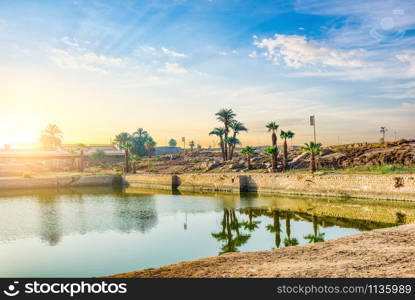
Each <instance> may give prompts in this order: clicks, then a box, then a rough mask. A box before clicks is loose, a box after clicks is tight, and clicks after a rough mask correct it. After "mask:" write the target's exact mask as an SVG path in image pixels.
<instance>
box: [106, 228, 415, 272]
mask: <svg viewBox="0 0 415 300" xmlns="http://www.w3.org/2000/svg"><path fill="white" fill-rule="evenodd" d="M414 235H415V224H410V225H403V226H398V227H394V228H388V229H378V230H373V231H371V232H368V233H363V234H358V235H352V236H347V237H343V238H339V239H335V240H331V241H327V242H324V243H316V244H311V245H306V246H296V247H288V248H282V249H278V250H272V251H260V252H248V253H228V254H223V255H220V256H216V257H211V258H203V259H199V260H194V261H189V262H182V263H179V264H175V265H169V266H164V267H161V268H156V269H146V270H141V271H136V272H129V273H123V274H118V275H114V276H112V277H119V278H128V277H136V278H139V277H144V278H148V277H158V278H161V277H164V278H174V277H181V278H190V277H196V278H203V277H213V278H220V277H238V278H240V277H312V278H314V277H414V276H415V261H414V259H413V256H414V254H415V240H414V239H413V236H414Z"/></svg>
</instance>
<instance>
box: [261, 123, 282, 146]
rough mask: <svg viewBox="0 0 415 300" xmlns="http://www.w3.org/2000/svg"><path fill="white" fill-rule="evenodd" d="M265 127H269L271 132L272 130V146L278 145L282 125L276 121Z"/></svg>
mask: <svg viewBox="0 0 415 300" xmlns="http://www.w3.org/2000/svg"><path fill="white" fill-rule="evenodd" d="M265 127H266V128H268V131H269V132H272V134H271V138H272V146H277V130H278V127H280V126H279V125H278V124H277V123H276V122H270V123H268V124H267V125H265Z"/></svg>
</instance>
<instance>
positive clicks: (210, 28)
mask: <svg viewBox="0 0 415 300" xmlns="http://www.w3.org/2000/svg"><path fill="white" fill-rule="evenodd" d="M414 76H415V1H412V0H408V1H377V0H376V1H375V0H373V1H372V0H369V1H348V0H343V1H336V0H318V1H314V0H299V1H276V0H273V1H266V0H264V1H249V0H239V1H236V0H227V1H226V0H169V1H168V0H154V1H132V0H131V1H130V0H124V1H98V0H91V1H82V0H75V1H69V0H66V1H60V0H53V1H48V0H43V1H25V0H19V1H6V0H0V105H1V106H0V107H1V109H0V145H1V144H19V143H36V142H37V141H38V138H39V135H40V132H41V131H42V129H43V128H45V127H46V125H47V124H49V123H53V124H57V125H58V126H59V127H60V128H61V130H62V132H63V142H64V143H78V142H83V143H109V142H110V141H111V139H112V138H113V137H114V136H115V135H116V134H117V133H119V132H123V131H127V132H133V131H135V130H136V129H137V128H144V129H145V130H147V131H148V132H149V133H150V134H151V135H152V136H153V137H154V138H155V140H156V141H157V143H158V145H160V146H163V145H166V144H167V142H168V140H169V139H170V138H175V139H176V140H178V141H179V140H180V139H181V137H182V136H185V137H186V139H187V140H188V141H190V140H194V141H195V142H196V143H199V144H201V145H203V146H208V145H212V146H216V144H217V141H216V140H215V139H214V138H213V137H212V136H209V135H208V133H209V131H210V130H211V129H213V128H214V127H217V126H220V124H219V123H218V122H217V121H216V118H215V113H216V112H217V111H218V110H220V109H221V108H232V109H233V110H234V111H235V113H236V114H237V119H238V120H239V121H240V122H242V123H244V124H245V125H246V127H248V130H249V131H248V132H247V133H241V134H240V136H239V138H240V140H241V142H242V145H245V146H246V145H266V144H270V135H269V133H268V132H267V131H266V129H265V124H266V123H268V122H271V121H276V122H277V123H278V124H279V125H280V128H281V129H283V130H292V131H294V132H295V133H296V136H295V138H294V140H293V143H294V144H302V143H304V142H307V141H310V140H312V138H313V129H312V127H310V125H309V116H310V115H315V116H316V131H317V140H318V141H319V142H322V143H323V144H325V145H328V144H337V143H352V142H365V141H368V142H373V141H377V140H379V138H380V133H379V127H380V126H386V127H387V128H388V132H387V135H386V137H387V139H389V140H393V139H394V138H395V136H396V137H397V138H414V135H415V118H414V117H415V78H414Z"/></svg>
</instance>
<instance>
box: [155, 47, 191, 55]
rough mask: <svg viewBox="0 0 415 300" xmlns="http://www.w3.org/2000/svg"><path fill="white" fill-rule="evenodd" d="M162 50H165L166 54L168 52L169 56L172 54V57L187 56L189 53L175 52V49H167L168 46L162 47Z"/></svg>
mask: <svg viewBox="0 0 415 300" xmlns="http://www.w3.org/2000/svg"><path fill="white" fill-rule="evenodd" d="M161 51H163V53H164V54H166V55H167V56H170V57H176V58H184V57H187V55H186V54H184V53H179V52H175V51H173V50H170V49H167V48H164V47H162V48H161Z"/></svg>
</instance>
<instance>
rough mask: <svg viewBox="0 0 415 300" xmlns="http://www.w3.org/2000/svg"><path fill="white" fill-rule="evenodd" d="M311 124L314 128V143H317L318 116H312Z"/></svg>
mask: <svg viewBox="0 0 415 300" xmlns="http://www.w3.org/2000/svg"><path fill="white" fill-rule="evenodd" d="M310 126H313V130H314V143H317V140H316V117H315V116H314V115H313V116H310Z"/></svg>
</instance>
